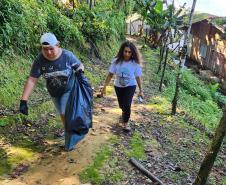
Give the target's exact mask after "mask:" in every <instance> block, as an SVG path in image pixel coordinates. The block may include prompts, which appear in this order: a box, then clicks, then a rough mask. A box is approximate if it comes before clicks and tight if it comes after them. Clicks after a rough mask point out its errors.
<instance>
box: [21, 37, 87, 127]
mask: <svg viewBox="0 0 226 185" xmlns="http://www.w3.org/2000/svg"><path fill="white" fill-rule="evenodd" d="M40 44H41V47H42V48H41V52H40V54H39V55H38V56H37V58H36V59H35V61H34V63H33V65H32V68H31V72H30V76H29V78H28V80H27V82H26V84H25V87H24V91H23V95H22V97H21V101H20V112H21V113H22V114H25V115H28V106H27V101H28V99H29V96H30V95H31V93H32V90H33V88H34V87H35V85H36V83H37V81H38V78H39V77H40V76H43V77H44V79H45V80H46V85H47V89H48V92H49V94H50V96H51V97H52V100H53V103H54V104H55V107H56V109H57V110H58V112H59V114H60V116H61V120H62V123H63V124H65V109H66V104H67V100H68V98H69V95H70V91H71V88H72V84H70V78H71V76H72V73H73V70H76V71H79V70H84V66H83V64H81V62H80V61H79V60H78V59H77V58H76V56H75V55H74V54H73V53H72V52H70V51H68V50H66V49H62V48H61V47H60V43H59V41H58V40H57V38H56V37H55V35H54V34H52V33H45V34H43V35H42V36H41V39H40Z"/></svg>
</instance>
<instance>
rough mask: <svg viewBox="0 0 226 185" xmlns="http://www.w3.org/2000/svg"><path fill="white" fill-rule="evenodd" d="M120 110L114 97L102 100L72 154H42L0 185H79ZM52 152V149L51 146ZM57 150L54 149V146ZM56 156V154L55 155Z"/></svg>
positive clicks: (97, 104) (60, 152) (95, 108)
mask: <svg viewBox="0 0 226 185" xmlns="http://www.w3.org/2000/svg"><path fill="white" fill-rule="evenodd" d="M118 117H119V109H117V101H116V98H115V96H110V95H109V96H108V97H106V98H105V99H101V103H95V105H94V117H93V118H94V119H93V121H94V126H93V129H92V130H91V131H90V133H89V134H88V136H87V137H86V138H85V139H84V140H83V141H81V142H80V143H79V144H78V145H77V147H76V149H75V150H74V151H72V152H62V151H60V150H59V151H57V150H56V151H55V152H49V153H48V151H47V152H45V153H43V155H42V157H41V159H40V160H39V162H37V163H35V164H33V165H31V166H30V168H29V171H28V172H27V173H26V174H24V175H22V176H20V177H19V178H18V179H15V180H5V181H3V182H1V183H0V184H2V185H6V184H7V185H36V184H41V185H79V184H80V182H79V177H78V174H79V173H80V172H81V170H82V169H84V167H86V166H87V165H88V164H90V162H91V161H92V157H93V156H94V154H95V152H96V151H97V150H98V149H99V148H100V147H101V145H103V144H104V143H106V142H107V140H108V139H109V138H110V137H111V135H112V133H111V131H110V129H111V126H112V125H113V124H114V123H115V122H116V121H117V120H118ZM52 149H54V146H53V147H52ZM55 149H56V146H55ZM54 153H55V154H54Z"/></svg>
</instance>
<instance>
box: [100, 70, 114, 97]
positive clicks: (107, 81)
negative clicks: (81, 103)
mask: <svg viewBox="0 0 226 185" xmlns="http://www.w3.org/2000/svg"><path fill="white" fill-rule="evenodd" d="M113 76H114V74H113V73H110V72H109V73H108V75H107V78H106V80H105V82H104V87H103V89H102V91H101V96H103V95H105V94H106V87H107V86H108V84H109V83H110V81H111V79H112V77H113Z"/></svg>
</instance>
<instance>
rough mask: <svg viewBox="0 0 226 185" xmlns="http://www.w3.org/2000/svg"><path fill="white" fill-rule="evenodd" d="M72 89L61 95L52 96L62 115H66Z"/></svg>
mask: <svg viewBox="0 0 226 185" xmlns="http://www.w3.org/2000/svg"><path fill="white" fill-rule="evenodd" d="M70 93H71V91H67V92H65V93H64V94H63V95H62V96H60V97H52V101H53V103H54V105H55V107H56V109H57V111H58V112H59V114H61V115H65V110H66V106H67V102H68V98H69V96H70Z"/></svg>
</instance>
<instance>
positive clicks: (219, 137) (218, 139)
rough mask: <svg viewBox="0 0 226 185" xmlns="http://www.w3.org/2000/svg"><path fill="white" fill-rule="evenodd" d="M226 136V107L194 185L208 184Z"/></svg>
mask: <svg viewBox="0 0 226 185" xmlns="http://www.w3.org/2000/svg"><path fill="white" fill-rule="evenodd" d="M225 134H226V106H225V107H224V114H223V116H222V118H221V120H220V123H219V125H218V127H217V129H216V132H215V135H214V138H213V141H212V144H211V146H210V149H209V151H208V153H207V154H206V156H205V158H204V160H203V162H202V165H201V167H200V170H199V173H198V176H197V178H196V180H195V182H194V183H193V185H205V184H206V181H207V178H208V176H209V174H210V172H211V168H212V167H213V164H214V161H215V159H216V157H217V154H218V152H219V150H220V147H221V145H222V143H223V140H224V136H225Z"/></svg>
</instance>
